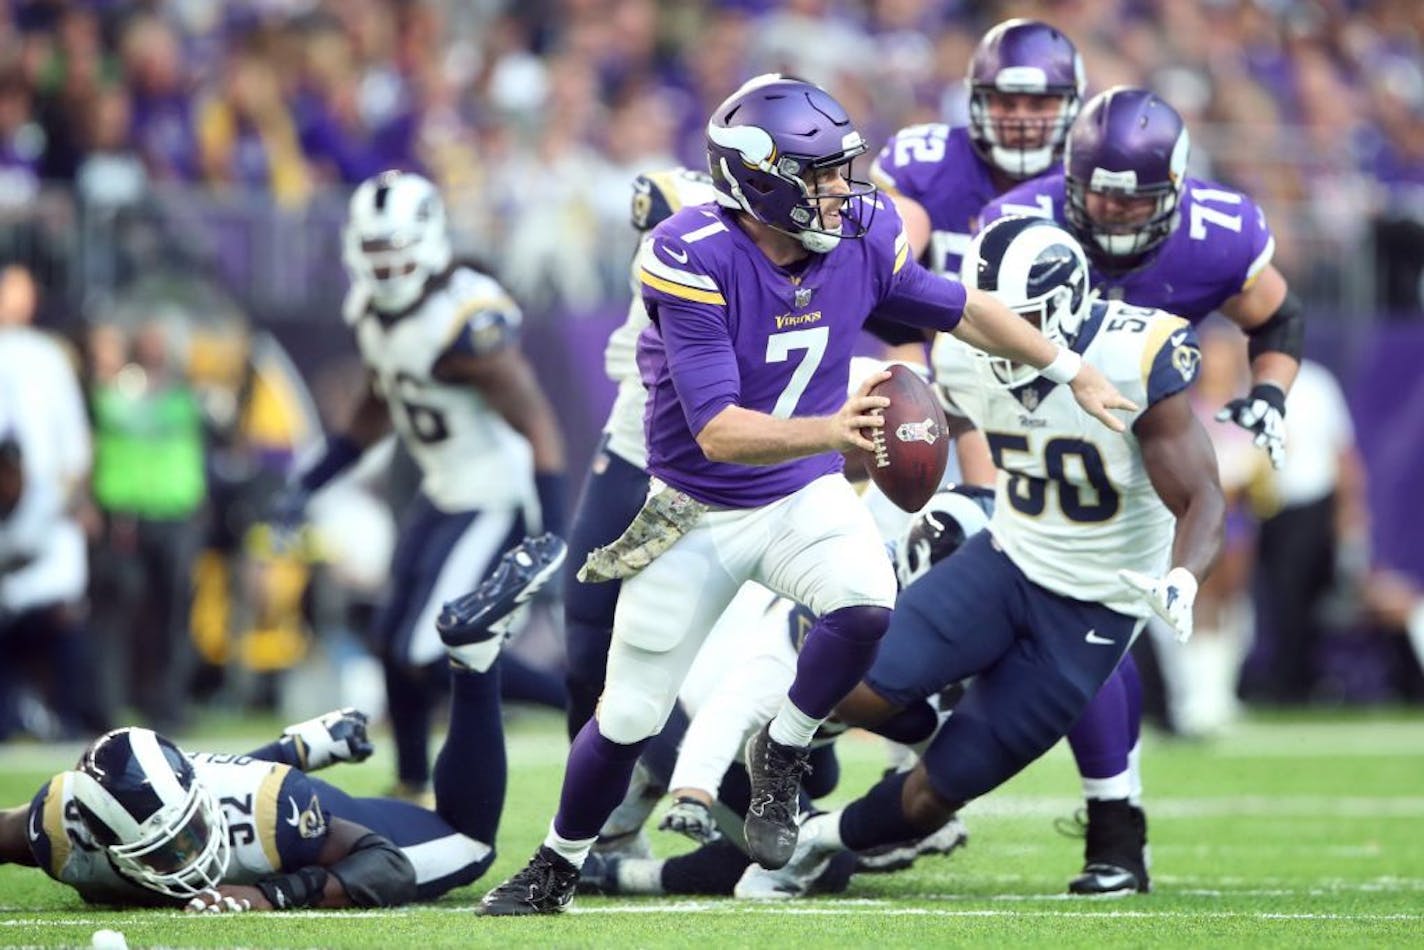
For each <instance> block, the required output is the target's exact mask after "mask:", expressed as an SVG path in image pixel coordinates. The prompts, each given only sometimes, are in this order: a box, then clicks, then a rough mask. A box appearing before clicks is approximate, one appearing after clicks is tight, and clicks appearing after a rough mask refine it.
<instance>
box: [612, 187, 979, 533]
mask: <svg viewBox="0 0 1424 950" xmlns="http://www.w3.org/2000/svg"><path fill="white" fill-rule="evenodd" d="M867 202H868V203H871V204H873V205H874V206H875V207H874V211H873V215H872V214H870V209H869V208H866V207H860V206H859V205H860V204H861V203H867ZM851 204H852V205H853V206H855V207H852V208H850V209H848V213H847V218H850V219H855V220H867V219H868V220H869V221H870V224H869V230H868V231H867V233H866V234H865V235H864V237H863V238H861V239H859V240H842V241H841V242H840V243H839V244H838V245H837V246H836V247H835V248H834V249H833V250H831V251H830V252H828V253H824V254H822V253H813V254H811V255H810V256H809V257H808V258H807V259H805V260H804V261H801V262H799V266H793V267H789V268H782V267H778V266H777V265H775V264H773V263H772V262H771V261H770V260H769V259H768V258H767V257H766V255H765V254H764V253H763V252H762V251H761V250H760V249H759V248H758V247H757V245H756V243H755V242H754V241H753V240H752V238H751V237H750V236H749V235H748V234H747V233H746V232H745V231H744V230H743V229H742V227H741V225H739V224H738V223H737V214H736V213H735V212H733V211H729V210H728V209H726V208H722V207H719V206H717V205H712V204H707V205H698V206H694V207H691V208H685V209H683V210H682V211H679V212H678V213H677V214H674V215H673V216H672V217H670V218H668V219H667V220H666V221H664V222H663V223H662V224H660V225H658V227H657V228H656V229H655V230H654V231H653V236H652V240H650V241H648V242H646V243H645V245H644V248H643V251H642V252H641V257H640V259H639V267H638V270H639V278H640V281H641V283H642V292H643V301H644V303H645V304H646V306H647V308H648V314H649V317H650V318H651V320H652V324H651V326H649V327H648V328H647V329H646V330H644V331H643V334H642V336H641V337H640V338H639V340H638V366H639V369H640V371H641V372H642V376H643V383H644V385H645V386H647V388H648V394H649V397H648V408H647V413H646V416H645V417H644V423H645V429H646V433H647V437H648V470H649V472H651V473H652V474H653V475H656V476H657V477H658V478H660V479H662V480H663V481H665V482H667V483H668V484H669V485H672V486H673V487H675V488H678V489H680V490H682V491H684V492H686V493H687V494H689V495H691V496H692V497H694V498H696V499H698V500H699V501H703V502H706V503H708V504H711V505H716V506H723V507H729V508H753V507H758V506H761V505H765V504H769V503H771V502H773V501H776V500H778V499H780V498H783V497H785V496H787V495H790V494H791V493H792V492H795V491H797V490H798V489H800V488H802V487H804V486H806V485H808V484H810V483H811V482H813V481H815V480H816V479H817V478H819V477H821V476H823V475H826V474H830V473H833V472H837V471H839V470H840V468H841V465H842V459H841V456H840V455H839V454H838V453H834V452H828V453H824V454H820V455H814V456H809V457H805V458H798V459H793V460H791V461H786V462H780V463H776V464H771V465H742V464H736V463H730V462H714V461H711V460H710V459H708V458H707V457H706V456H705V455H704V454H703V452H702V448H701V446H700V445H699V444H698V442H697V438H696V437H697V434H698V433H699V432H701V430H702V428H703V427H704V426H705V425H706V424H707V423H708V422H709V421H710V420H712V419H713V418H714V417H716V416H717V415H718V414H719V413H721V412H722V411H723V410H725V409H726V408H727V407H728V406H732V405H736V406H740V407H742V408H744V409H749V410H753V411H756V412H761V413H766V414H768V415H772V416H776V417H778V418H783V419H785V418H791V417H793V416H828V415H832V414H834V413H835V412H836V411H837V410H838V409H839V408H840V407H841V405H842V404H843V403H844V402H845V400H846V387H847V383H848V380H849V375H850V358H851V354H852V350H853V348H854V346H855V344H856V340H857V337H858V336H859V334H860V331H861V327H862V326H863V325H864V323H865V320H866V317H867V316H868V315H869V314H870V312H871V311H872V310H876V311H878V313H879V315H880V316H883V317H888V318H889V319H895V320H903V321H904V322H906V323H909V324H912V325H917V326H924V327H932V328H936V329H941V330H949V329H951V328H952V327H953V326H954V325H955V323H956V322H957V321H958V318H959V315H960V313H961V311H962V310H963V308H964V299H965V294H964V290H963V288H962V287H960V286H959V285H958V284H956V283H954V282H952V281H947V280H944V279H943V278H941V277H938V276H936V275H934V274H931V273H930V272H929V271H927V270H925V269H924V268H923V267H921V266H920V265H918V264H917V263H915V262H914V261H911V260H909V259H908V258H909V245H908V242H907V240H906V238H905V234H904V229H903V227H902V226H901V223H900V219H899V216H898V215H897V214H896V213H895V209H894V207H893V206H892V204H891V203H890V202H889V201H888V200H887V199H884V198H879V197H874V196H871V197H865V198H855V199H852V200H851Z"/></svg>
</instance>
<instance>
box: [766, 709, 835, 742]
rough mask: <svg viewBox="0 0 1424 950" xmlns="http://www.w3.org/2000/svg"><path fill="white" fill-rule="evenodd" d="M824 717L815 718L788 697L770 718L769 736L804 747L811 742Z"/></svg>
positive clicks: (776, 740)
mask: <svg viewBox="0 0 1424 950" xmlns="http://www.w3.org/2000/svg"><path fill="white" fill-rule="evenodd" d="M823 722H825V720H824V719H815V718H812V717H811V716H808V715H806V714H805V713H803V712H802V711H801V710H799V709H797V708H796V705H795V704H794V703H793V702H791V700H790V699H789V698H788V699H786V700H785V701H783V702H782V704H781V711H780V712H778V713H777V714H776V716H775V717H773V718H772V720H771V729H770V730H769V732H770V734H771V738H772V740H773V741H775V742H779V743H781V744H782V745H785V746H791V747H792V748H795V749H804V748H806V747H807V746H808V745H810V744H811V737H812V736H814V735H815V734H816V730H817V729H819V728H821V723H823Z"/></svg>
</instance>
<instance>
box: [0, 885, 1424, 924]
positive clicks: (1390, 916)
mask: <svg viewBox="0 0 1424 950" xmlns="http://www.w3.org/2000/svg"><path fill="white" fill-rule="evenodd" d="M1006 896H1009V895H1006ZM1223 896H1235V895H1234V893H1228V894H1227V895H1223ZM1060 897H1063V898H1064V899H1066V896H1061V895H1052V897H1051V898H1049V897H1048V896H1045V897H1043V898H1022V899H1024V900H1033V899H1053V900H1058V899H1060ZM979 899H981V900H982V899H983V898H979ZM1074 900H1075V901H1078V902H1080V903H1081V901H1082V899H1081V898H1074ZM472 906H473V905H471V906H464V907H420V908H410V909H406V910H365V911H287V912H285V913H282V914H280V915H278V916H277V917H274V918H272V919H273V920H274V922H275V921H276V920H291V919H310V920H329V921H332V922H336V921H341V920H367V919H394V918H400V917H412V916H419V915H423V914H469V913H470V912H471V910H472ZM1119 906H1120V905H1119V904H1118V902H1116V901H1114V902H1112V903H1111V904H1104V903H1098V902H1094V903H1093V904H1092V905H1091V906H1083V907H1079V908H1075V909H1071V910H1069V909H1061V910H1060V909H1057V908H1042V909H1040V908H1031V907H1029V908H1025V907H1014V908H1003V909H997V908H965V909H954V908H947V907H906V906H904V905H903V904H902V903H899V902H890V901H879V900H841V901H825V902H822V901H816V902H813V903H804V904H797V903H789V902H782V901H766V902H756V901H733V900H711V901H649V900H639V901H630V902H628V903H618V904H607V905H604V906H593V907H590V906H587V905H577V906H575V907H573V908H571V909H570V910H569V911H568V913H570V914H574V915H580V916H584V915H588V916H597V915H614V914H678V915H686V914H737V915H739V916H740V915H745V914H748V913H751V914H764V915H773V916H803V917H844V916H862V917H863V916H881V917H1018V918H1022V917H1025V916H1028V917H1051V918H1093V919H1159V918H1160V919H1176V918H1189V919H1192V920H1201V919H1217V920H1234V919H1244V920H1281V921H1294V920H1302V921H1304V920H1340V921H1391V920H1399V921H1424V913H1361V914H1350V913H1314V912H1310V911H1300V912H1279V911H1233V910H1122V909H1119ZM1098 907H1101V908H1102V909H1096V908H1098ZM160 916H168V917H171V918H173V919H175V920H178V919H182V920H190V919H192V918H191V917H189V916H188V915H186V914H181V913H170V914H163V912H160V911H154V912H152V913H149V914H143V915H140V914H123V915H118V914H106V915H104V916H102V917H66V918H53V917H24V918H10V919H7V920H0V927H91V926H96V925H101V924H102V925H107V926H109V927H111V928H119V927H122V926H124V925H125V924H127V923H128V922H130V921H132V922H133V923H141V922H142V923H151V922H152V921H153V920H154V919H155V918H156V917H160ZM216 919H218V918H214V917H204V918H203V920H204V924H205V926H209V925H211V923H212V921H214V920H216Z"/></svg>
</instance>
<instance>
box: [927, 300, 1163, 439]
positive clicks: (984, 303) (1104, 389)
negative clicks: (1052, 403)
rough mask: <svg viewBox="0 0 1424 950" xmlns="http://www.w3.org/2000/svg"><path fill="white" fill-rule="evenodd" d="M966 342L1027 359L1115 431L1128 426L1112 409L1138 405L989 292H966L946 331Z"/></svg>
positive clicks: (997, 353) (1018, 359) (1133, 408)
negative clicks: (953, 322) (957, 318)
mask: <svg viewBox="0 0 1424 950" xmlns="http://www.w3.org/2000/svg"><path fill="white" fill-rule="evenodd" d="M950 332H951V333H953V334H954V335H955V336H957V337H959V339H961V340H963V341H964V342H965V343H968V344H969V345H970V346H972V347H974V348H976V349H979V350H983V351H984V352H985V353H989V354H992V355H994V356H1002V357H1005V358H1007V359H1011V360H1013V361H1014V362H1016V363H1026V364H1027V365H1029V366H1033V367H1035V368H1036V369H1039V370H1041V371H1042V372H1043V375H1044V376H1046V377H1048V378H1049V379H1051V380H1053V381H1054V382H1055V383H1067V384H1068V385H1069V386H1070V387H1071V388H1072V390H1073V398H1074V399H1076V400H1078V405H1080V406H1082V407H1083V409H1084V410H1085V411H1086V412H1087V413H1088V414H1089V415H1091V416H1093V418H1095V419H1097V420H1098V421H1099V422H1101V423H1102V424H1103V425H1105V426H1107V427H1108V428H1109V429H1111V430H1113V431H1114V432H1122V431H1124V429H1126V426H1125V425H1124V424H1123V421H1122V420H1121V419H1119V418H1117V417H1116V416H1114V415H1113V414H1112V411H1111V410H1113V409H1125V410H1127V411H1129V412H1133V411H1136V409H1137V405H1136V404H1135V403H1133V402H1132V400H1130V399H1128V398H1127V397H1126V396H1124V395H1123V394H1122V393H1120V392H1118V391H1117V387H1115V386H1114V385H1113V384H1112V383H1110V382H1108V380H1107V377H1105V376H1103V374H1102V373H1100V372H1099V371H1098V370H1097V368H1096V367H1093V366H1090V365H1088V364H1087V363H1084V362H1083V360H1082V357H1080V356H1079V355H1078V354H1077V353H1074V352H1073V351H1072V350H1068V349H1065V348H1063V347H1061V346H1059V345H1057V344H1056V343H1054V342H1052V341H1051V340H1049V339H1048V337H1046V336H1044V335H1043V334H1042V333H1040V332H1039V331H1038V329H1037V328H1035V327H1034V326H1033V325H1032V324H1030V323H1029V322H1028V321H1027V320H1025V319H1024V318H1023V317H1021V316H1019V315H1018V314H1016V313H1014V312H1013V311H1012V310H1010V309H1009V308H1008V307H1006V306H1004V305H1003V304H1002V303H1000V302H999V301H998V300H997V299H995V298H994V297H993V296H992V295H991V294H988V293H985V292H984V291H982V290H970V291H968V292H967V299H966V301H965V304H964V316H963V318H962V319H961V320H960V321H959V324H958V325H957V326H955V328H954V329H953V330H951V331H950Z"/></svg>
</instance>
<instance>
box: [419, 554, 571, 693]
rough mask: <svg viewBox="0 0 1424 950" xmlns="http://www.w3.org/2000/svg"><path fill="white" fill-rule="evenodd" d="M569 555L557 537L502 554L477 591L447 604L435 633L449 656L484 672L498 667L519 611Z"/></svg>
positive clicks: (557, 570) (555, 573)
mask: <svg viewBox="0 0 1424 950" xmlns="http://www.w3.org/2000/svg"><path fill="white" fill-rule="evenodd" d="M567 554H568V546H567V545H565V544H564V542H563V539H561V538H559V537H557V536H555V535H552V534H544V535H540V536H539V537H537V538H525V539H524V540H523V541H521V542H520V543H519V544H517V545H515V546H514V547H512V548H510V549H509V550H508V551H506V552H505V553H504V556H503V557H501V558H500V559H499V564H498V565H496V567H495V569H494V571H493V572H492V573H491V574H490V576H489V577H487V578H485V579H484V581H483V582H482V583H481V584H480V586H479V587H476V588H475V589H474V590H473V591H471V592H470V593H468V594H465V595H464V596H461V597H457V598H455V599H454V600H452V601H449V602H448V603H446V604H445V605H444V606H443V607H442V608H441V609H440V616H439V617H438V618H436V620H435V629H436V630H438V631H440V639H441V641H443V642H444V644H445V647H446V649H448V650H449V651H450V656H451V657H452V658H453V659H454V660H455V661H456V662H458V663H461V664H463V665H465V666H468V667H470V668H471V669H475V670H478V671H480V672H483V671H485V670H487V669H489V668H490V667H491V666H492V665H494V661H495V659H496V658H497V657H498V656H499V649H500V647H501V646H502V645H503V642H504V638H505V637H506V636H508V635H509V633H510V632H511V631H512V630H513V629H514V627H515V625H516V621H517V620H518V618H519V616H521V615H522V613H523V611H522V610H521V609H520V608H522V607H523V606H524V604H526V603H527V602H528V601H529V599H530V598H531V597H533V596H534V595H535V594H537V593H538V592H539V591H540V590H541V589H542V588H543V587H544V585H545V584H547V583H548V582H549V581H550V580H551V579H552V578H553V577H554V576H555V575H557V574H558V572H559V568H560V567H562V566H563V563H564V558H565V556H566V555H567Z"/></svg>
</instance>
